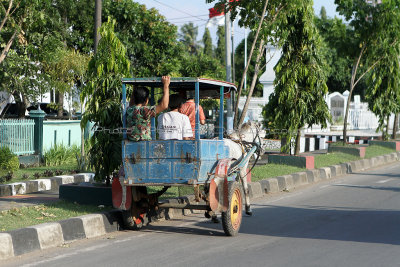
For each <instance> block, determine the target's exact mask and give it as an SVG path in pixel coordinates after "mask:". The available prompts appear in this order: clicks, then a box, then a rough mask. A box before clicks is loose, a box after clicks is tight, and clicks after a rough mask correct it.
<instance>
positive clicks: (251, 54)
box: [225, 0, 268, 129]
mask: <svg viewBox="0 0 400 267" xmlns="http://www.w3.org/2000/svg"><path fill="white" fill-rule="evenodd" d="M267 6H268V0H266V1H265V4H264V9H263V12H262V14H261V20H260V23H259V25H258V28H257V32H256V35H255V36H254V41H253V44H252V45H251V49H250V55H249V58H248V59H247V64H246V68H245V69H244V72H243V75H242V80H241V81H240V86H239V90H238V94H237V98H236V105H235V114H234V126H233V128H235V129H237V128H238V126H239V125H240V123H238V119H239V99H240V95H241V94H242V89H243V84H244V80H245V78H246V75H247V70H248V69H249V65H250V62H251V58H252V56H253V52H254V48H255V46H256V43H257V39H258V35H259V33H260V30H261V25H262V22H263V20H264V17H265V12H266V10H267ZM225 34H227V33H225ZM257 63H258V62H256V64H257Z"/></svg>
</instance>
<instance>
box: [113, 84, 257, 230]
mask: <svg viewBox="0 0 400 267" xmlns="http://www.w3.org/2000/svg"><path fill="white" fill-rule="evenodd" d="M122 83H123V90H122V91H123V96H122V99H123V100H122V101H123V109H124V110H123V114H125V111H126V109H127V101H126V91H127V90H126V89H127V86H129V85H141V86H148V87H150V88H151V100H150V101H151V104H154V91H155V90H154V89H155V88H157V87H162V83H161V79H160V78H140V79H139V78H132V79H123V80H122ZM170 90H172V91H175V92H182V90H183V91H194V95H195V104H196V126H195V139H194V140H156V132H155V128H156V127H155V119H152V140H151V141H139V142H133V141H129V140H128V139H127V138H126V133H125V134H124V140H123V144H122V162H123V169H124V172H123V174H121V175H120V176H119V177H115V178H114V180H113V184H112V192H113V205H114V207H116V208H119V209H121V210H122V212H123V218H124V223H125V226H126V227H127V228H129V229H138V228H140V227H142V226H143V225H144V224H145V223H146V222H147V216H148V214H149V212H150V211H151V210H157V209H160V208H178V209H196V210H205V215H206V216H210V217H212V216H215V215H216V214H222V225H223V229H224V231H225V233H226V234H227V235H229V236H233V235H236V234H237V233H238V231H239V228H240V225H241V221H242V210H243V202H245V204H246V205H245V207H246V213H247V214H251V210H250V203H249V197H248V187H247V177H246V176H247V172H248V168H247V165H248V162H249V159H250V157H251V156H252V155H253V154H254V153H255V152H256V151H257V149H258V145H257V144H256V143H254V142H240V140H236V141H232V140H230V139H224V98H225V99H226V101H231V100H232V99H233V98H234V92H235V91H236V87H235V85H234V84H231V83H227V82H222V81H215V80H209V79H202V78H171V83H170ZM200 98H218V99H220V107H219V131H218V136H217V138H215V139H200V131H199V127H200V125H199V121H200V120H199V108H198V105H199V100H200ZM231 106H232V105H228V107H231ZM125 122H126V118H125V115H124V117H123V125H124V128H125V125H126V124H125ZM147 186H163V187H164V188H163V189H162V190H160V191H159V192H156V193H152V194H150V193H148V191H147ZM171 186H191V187H194V192H195V200H196V203H193V202H192V203H183V204H174V203H160V202H159V201H158V198H159V197H160V196H161V195H162V194H163V193H165V192H166V190H167V189H168V188H169V187H171Z"/></svg>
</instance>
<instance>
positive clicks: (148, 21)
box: [102, 0, 182, 77]
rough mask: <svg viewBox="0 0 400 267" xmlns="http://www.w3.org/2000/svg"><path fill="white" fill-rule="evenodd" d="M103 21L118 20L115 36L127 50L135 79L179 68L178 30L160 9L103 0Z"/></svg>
mask: <svg viewBox="0 0 400 267" xmlns="http://www.w3.org/2000/svg"><path fill="white" fill-rule="evenodd" d="M102 11H103V13H102V16H103V21H104V20H106V19H107V17H108V16H110V17H112V18H113V19H115V20H116V21H117V25H116V26H115V27H116V28H115V33H116V35H117V37H118V38H119V39H120V40H121V42H122V43H123V44H124V46H125V47H126V49H127V57H128V59H129V60H130V64H131V75H133V76H134V77H151V76H162V75H166V74H168V73H173V72H176V71H177V70H178V69H179V59H180V55H181V52H182V50H181V47H180V46H179V45H178V42H177V28H176V26H174V25H172V24H170V23H169V22H167V21H166V19H165V17H163V16H161V15H160V14H159V13H158V11H157V10H155V9H149V10H147V9H146V7H145V6H144V5H140V4H138V3H135V2H133V1H131V0H120V1H113V0H104V1H103V10H102Z"/></svg>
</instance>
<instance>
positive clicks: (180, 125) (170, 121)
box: [157, 111, 193, 140]
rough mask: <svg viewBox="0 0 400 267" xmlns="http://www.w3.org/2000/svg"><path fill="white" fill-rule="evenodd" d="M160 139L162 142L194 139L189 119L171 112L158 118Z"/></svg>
mask: <svg viewBox="0 0 400 267" xmlns="http://www.w3.org/2000/svg"><path fill="white" fill-rule="evenodd" d="M157 128H158V138H159V139H161V140H169V139H177V140H182V139H183V137H193V133H192V126H191V125H190V120H189V117H188V116H186V115H184V114H181V113H179V112H177V111H170V112H166V113H163V114H161V115H160V116H158V127H157Z"/></svg>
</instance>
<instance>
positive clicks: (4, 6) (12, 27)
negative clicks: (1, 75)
mask: <svg viewBox="0 0 400 267" xmlns="http://www.w3.org/2000/svg"><path fill="white" fill-rule="evenodd" d="M35 5H37V1H24V0H19V1H18V0H2V1H0V34H1V36H0V43H3V44H5V45H2V47H1V48H0V49H1V53H0V64H1V63H2V62H3V61H4V59H5V58H6V56H7V54H8V52H9V50H10V49H11V46H12V45H13V43H14V40H15V38H16V37H17V36H18V35H19V34H20V33H21V32H22V28H23V26H24V25H23V24H24V21H25V20H26V19H27V17H28V16H29V15H31V14H32V13H34V12H32V11H34V10H35Z"/></svg>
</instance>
